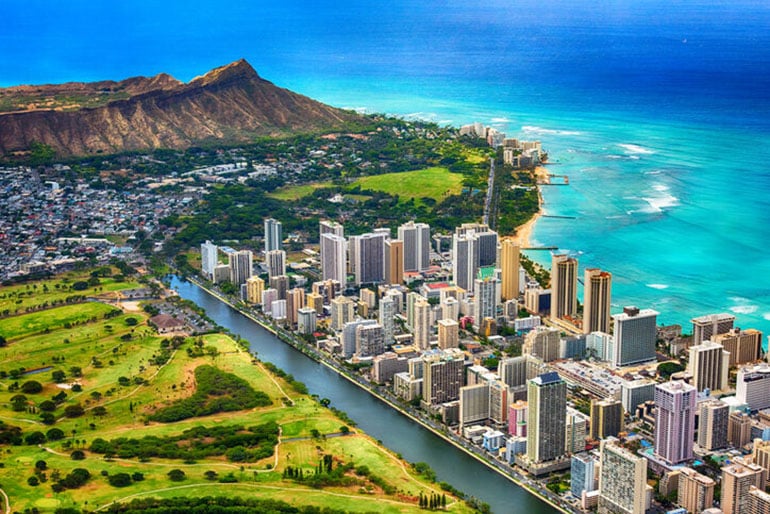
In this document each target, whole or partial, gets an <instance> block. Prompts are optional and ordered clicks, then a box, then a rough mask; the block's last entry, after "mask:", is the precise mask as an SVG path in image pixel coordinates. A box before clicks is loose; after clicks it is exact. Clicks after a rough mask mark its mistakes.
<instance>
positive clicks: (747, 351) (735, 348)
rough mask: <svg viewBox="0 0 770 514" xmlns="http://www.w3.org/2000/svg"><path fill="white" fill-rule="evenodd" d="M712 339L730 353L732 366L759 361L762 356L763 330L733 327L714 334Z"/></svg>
mask: <svg viewBox="0 0 770 514" xmlns="http://www.w3.org/2000/svg"><path fill="white" fill-rule="evenodd" d="M711 340H712V341H714V342H715V343H719V344H721V345H722V346H724V347H725V351H727V352H729V353H730V367H731V368H732V367H734V366H740V365H741V364H748V363H751V362H754V361H758V360H759V359H760V357H761V356H762V332H760V331H759V330H754V329H753V328H750V329H748V330H741V329H740V328H733V329H731V330H729V331H728V332H725V333H724V334H717V335H712V336H711Z"/></svg>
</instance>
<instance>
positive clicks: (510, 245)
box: [500, 239, 521, 300]
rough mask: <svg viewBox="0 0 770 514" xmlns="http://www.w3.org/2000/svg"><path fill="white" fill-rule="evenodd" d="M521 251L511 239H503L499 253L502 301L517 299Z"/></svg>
mask: <svg viewBox="0 0 770 514" xmlns="http://www.w3.org/2000/svg"><path fill="white" fill-rule="evenodd" d="M520 253H521V249H520V248H519V245H518V244H516V242H515V241H514V240H513V239H503V244H502V248H501V251H500V268H501V270H502V281H503V284H502V297H503V300H515V299H516V298H518V297H519V265H520V262H519V257H520Z"/></svg>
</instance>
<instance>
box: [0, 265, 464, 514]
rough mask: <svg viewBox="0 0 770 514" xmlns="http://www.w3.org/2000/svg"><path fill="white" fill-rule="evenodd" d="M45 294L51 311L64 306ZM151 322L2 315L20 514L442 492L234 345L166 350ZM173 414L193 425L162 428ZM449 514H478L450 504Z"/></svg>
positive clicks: (59, 313) (101, 308) (6, 447)
mask: <svg viewBox="0 0 770 514" xmlns="http://www.w3.org/2000/svg"><path fill="white" fill-rule="evenodd" d="M55 280H56V281H61V277H57V278H56V279H55ZM123 284H124V285H125V286H126V287H134V286H135V284H131V282H129V281H126V282H123ZM36 285H37V289H36V291H37V293H36V294H37V295H38V296H39V298H38V300H39V301H41V302H43V303H44V302H45V300H46V296H45V295H46V294H50V295H55V294H59V291H57V290H56V288H55V287H50V286H49V287H48V292H47V293H45V292H43V290H42V289H43V288H42V287H41V282H38V283H37V284H36ZM14 287H15V288H18V286H14ZM30 289H31V290H35V289H34V288H33V287H31V288H30ZM16 290H18V289H16ZM22 290H24V291H26V285H23V286H22ZM8 293H9V288H5V287H3V288H0V296H2V295H4V294H8ZM49 300H50V298H49ZM41 305H42V303H41ZM118 307H120V308H118ZM41 309H42V307H41ZM147 318H148V315H147V314H146V313H144V311H142V310H141V309H137V307H136V305H131V302H128V303H125V304H124V303H120V304H116V305H107V304H103V303H100V302H94V301H91V302H86V303H82V304H77V305H66V304H65V305H56V306H51V304H50V303H49V307H47V308H45V309H44V310H38V311H35V312H30V313H24V314H19V315H15V316H14V315H10V316H7V317H5V318H2V319H0V321H1V322H2V323H3V325H2V326H3V327H4V329H5V330H11V331H9V332H6V334H7V335H5V338H6V345H5V346H2V347H0V418H1V419H2V423H0V455H2V457H0V465H1V466H2V467H3V470H2V471H3V479H2V481H0V487H2V489H3V490H4V492H5V493H7V494H8V496H9V499H10V503H11V510H12V511H18V512H24V511H25V510H29V511H31V510H33V509H36V510H37V511H38V512H54V511H55V510H57V509H72V510H71V512H78V511H94V510H96V509H100V508H103V507H106V506H108V505H111V504H114V503H115V502H122V501H131V500H135V499H140V500H147V499H148V498H153V497H157V498H161V499H164V500H170V501H171V504H169V505H173V504H174V502H177V501H178V500H177V499H175V498H179V497H185V498H193V499H195V498H198V497H203V496H212V497H217V499H216V502H220V501H228V502H235V503H236V504H238V501H236V500H234V499H235V498H237V497H240V498H249V500H248V501H250V500H251V499H253V500H255V501H256V500H259V501H265V500H271V501H283V502H289V503H290V504H291V505H292V508H294V507H296V506H307V508H310V507H312V508H317V509H325V508H334V509H337V510H339V511H350V512H417V511H419V510H420V498H421V497H422V498H425V497H428V496H430V495H437V494H441V492H442V491H441V489H440V487H438V486H437V485H435V484H433V483H432V482H430V481H429V480H426V479H425V478H423V477H421V476H419V475H418V474H416V473H415V472H414V471H412V470H410V468H409V466H407V465H405V463H403V462H402V461H400V460H399V459H398V458H397V457H396V456H395V455H393V454H392V453H390V452H388V451H387V450H385V449H384V448H382V447H381V446H380V445H379V444H378V443H377V442H375V441H373V440H372V439H371V438H370V437H368V436H366V435H365V434H363V433H360V432H357V431H356V430H355V429H352V428H350V427H351V424H350V422H347V421H343V419H341V418H340V417H339V416H338V415H337V414H335V411H334V409H333V407H332V408H329V407H326V406H324V405H326V403H325V402H324V405H321V402H320V401H319V399H318V398H312V397H310V396H308V395H307V394H305V393H303V392H302V391H303V390H304V385H303V384H302V383H301V382H299V381H298V380H297V379H296V378H295V377H292V376H291V375H288V374H286V373H284V372H282V371H281V370H279V369H278V368H275V367H274V366H272V365H269V366H268V365H267V363H262V362H260V361H258V360H257V359H255V358H254V357H253V356H251V355H250V354H249V352H247V351H245V348H244V347H242V346H241V344H239V343H238V342H236V341H235V340H233V339H232V338H231V337H229V336H227V335H225V334H219V333H216V334H206V335H201V336H194V337H180V336H175V337H173V338H167V337H163V336H160V335H158V334H157V333H156V332H155V331H154V329H152V328H151V327H149V326H148V325H147ZM67 324H68V325H67ZM271 369H272V370H275V371H271ZM30 371H32V374H26V373H28V372H30ZM175 411H176V412H184V413H185V414H184V416H179V415H176V414H175V415H172V416H171V417H170V419H177V421H171V420H170V419H169V420H166V421H164V422H160V421H155V420H154V419H155V417H156V416H158V417H163V416H164V415H169V413H174V412H175ZM202 414H205V415H202ZM188 416H189V417H188ZM324 459H327V460H329V459H331V462H332V463H333V464H332V469H331V471H333V472H334V473H331V472H329V471H325V470H321V469H320V468H319V463H321V462H325V461H324ZM362 466H363V467H365V469H366V470H368V473H360V472H361V471H362V470H363V469H364V468H362ZM289 469H290V470H292V471H291V473H292V476H289V472H288V470H289ZM324 469H326V468H324ZM86 470H87V473H84V472H83V471H86ZM300 476H301V477H302V478H299V477H300ZM212 501H214V500H212ZM244 505H246V510H248V509H249V508H250V507H249V506H248V505H249V504H248V502H247V501H246V500H244ZM115 508H117V507H115ZM254 508H256V507H254ZM281 508H283V507H281ZM303 508H305V507H303ZM447 509H448V510H451V511H453V512H459V513H462V512H470V508H469V507H467V506H466V505H465V504H464V503H463V502H459V501H457V499H456V498H453V497H452V498H449V499H448V505H447ZM161 511H163V510H158V512H161ZM168 511H170V510H166V512H168ZM241 511H243V509H241ZM251 511H252V512H253V510H251ZM233 512H235V510H233ZM316 512H317V510H316Z"/></svg>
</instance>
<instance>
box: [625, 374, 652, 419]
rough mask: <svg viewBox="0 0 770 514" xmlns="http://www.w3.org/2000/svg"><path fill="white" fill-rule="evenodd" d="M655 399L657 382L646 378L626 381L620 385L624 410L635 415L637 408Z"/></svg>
mask: <svg viewBox="0 0 770 514" xmlns="http://www.w3.org/2000/svg"><path fill="white" fill-rule="evenodd" d="M654 399H655V382H654V381H652V380H649V379H646V378H640V379H638V380H630V381H624V382H622V383H621V384H620V400H621V402H623V409H624V410H625V411H626V412H628V413H631V414H633V413H634V412H635V411H636V407H637V406H638V405H640V404H642V403H644V402H646V401H650V400H654Z"/></svg>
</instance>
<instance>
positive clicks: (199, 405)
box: [148, 366, 272, 423]
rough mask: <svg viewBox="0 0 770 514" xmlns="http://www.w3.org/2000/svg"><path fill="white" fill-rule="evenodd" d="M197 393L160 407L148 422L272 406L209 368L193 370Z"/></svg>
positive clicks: (261, 395) (260, 395)
mask: <svg viewBox="0 0 770 514" xmlns="http://www.w3.org/2000/svg"><path fill="white" fill-rule="evenodd" d="M195 384H196V386H197V389H196V390H195V393H193V395H192V396H191V397H189V398H185V399H183V400H179V401H176V402H174V403H173V404H172V405H169V406H168V407H164V408H162V409H160V410H158V411H157V412H155V413H154V414H152V415H151V416H149V418H148V419H150V420H151V421H162V422H164V423H170V422H172V421H180V420H183V419H188V418H194V417H197V416H209V415H211V414H217V413H220V412H232V411H237V410H244V409H251V408H253V407H264V406H266V405H270V404H271V403H272V402H271V401H270V398H269V397H268V396H267V395H266V394H265V393H263V392H262V391H255V390H254V389H252V388H251V386H250V385H249V383H248V382H246V381H245V380H243V379H241V378H239V377H237V376H235V375H233V374H232V373H225V372H223V371H221V370H219V369H217V368H215V367H213V366H198V367H197V368H195Z"/></svg>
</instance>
